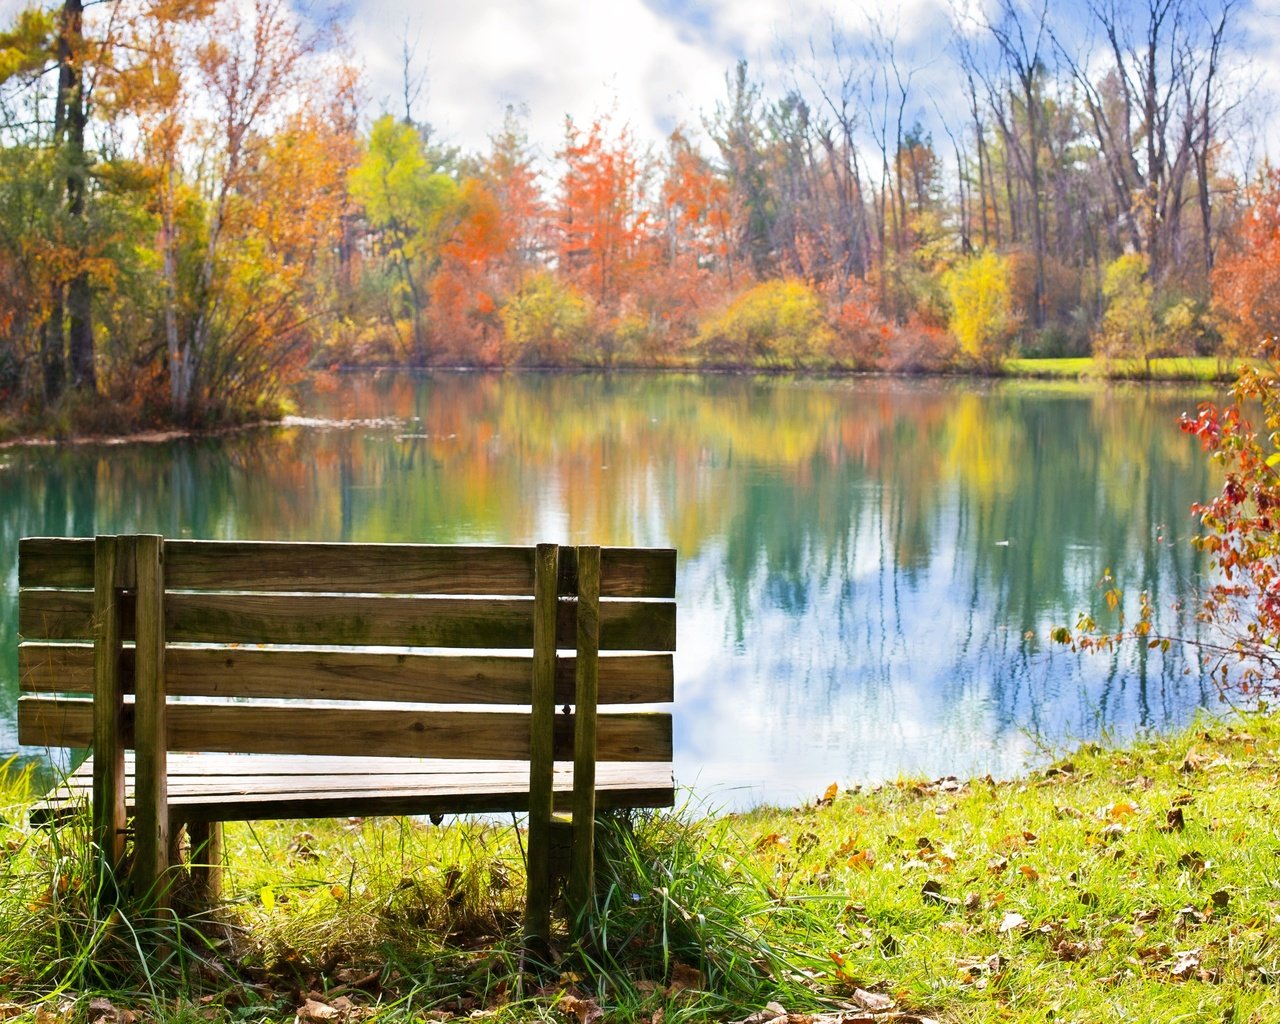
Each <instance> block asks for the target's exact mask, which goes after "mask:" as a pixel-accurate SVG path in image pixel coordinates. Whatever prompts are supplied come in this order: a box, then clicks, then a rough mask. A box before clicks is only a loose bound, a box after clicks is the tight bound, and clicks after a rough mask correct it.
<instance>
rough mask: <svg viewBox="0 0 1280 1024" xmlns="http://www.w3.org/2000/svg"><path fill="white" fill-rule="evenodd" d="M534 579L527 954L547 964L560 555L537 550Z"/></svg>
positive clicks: (547, 548)
mask: <svg viewBox="0 0 1280 1024" xmlns="http://www.w3.org/2000/svg"><path fill="white" fill-rule="evenodd" d="M533 572H534V575H533V701H532V708H531V712H530V716H529V718H530V721H529V730H530V750H529V849H528V858H529V861H528V870H527V875H528V899H527V902H526V905H525V917H524V939H525V948H526V949H527V950H528V951H529V953H530V954H532V955H533V956H534V957H537V958H539V959H542V960H544V961H545V960H546V959H547V956H548V952H549V948H550V944H551V888H552V881H553V869H552V851H551V847H552V842H551V829H552V824H551V815H552V811H553V801H554V795H553V792H552V779H553V776H554V773H555V741H554V734H553V730H554V727H555V714H556V704H555V701H556V611H557V607H558V598H557V597H556V588H557V581H558V579H559V575H560V549H559V547H558V546H557V545H555V544H539V545H538V547H537V550H536V551H535V553H534V570H533Z"/></svg>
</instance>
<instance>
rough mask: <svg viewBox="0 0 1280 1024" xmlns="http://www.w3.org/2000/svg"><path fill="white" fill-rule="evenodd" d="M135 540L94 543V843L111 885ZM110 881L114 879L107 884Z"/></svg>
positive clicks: (121, 812) (117, 860)
mask: <svg viewBox="0 0 1280 1024" xmlns="http://www.w3.org/2000/svg"><path fill="white" fill-rule="evenodd" d="M133 569H134V558H133V544H132V541H131V539H130V538H127V537H108V536H99V537H96V538H95V539H94V542H93V841H94V847H95V849H96V851H97V853H96V857H97V860H98V877H99V880H100V881H101V882H102V883H103V884H114V880H115V879H116V878H117V873H118V872H119V870H120V868H121V866H122V864H123V863H124V839H125V792H124V779H125V772H124V749H125V735H124V679H123V678H122V675H121V671H120V640H121V635H122V630H123V623H122V622H121V608H120V591H121V589H124V588H130V589H131V588H132V587H133V585H134V578H133ZM108 879H110V880H112V881H111V882H110V883H108Z"/></svg>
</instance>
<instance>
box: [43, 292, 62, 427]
mask: <svg viewBox="0 0 1280 1024" xmlns="http://www.w3.org/2000/svg"><path fill="white" fill-rule="evenodd" d="M50 292H51V294H50V296H49V316H48V318H47V319H46V320H45V322H44V330H43V331H42V332H41V339H40V362H41V367H42V369H43V371H44V403H45V405H47V406H48V405H53V403H54V402H56V401H57V400H58V399H59V398H61V397H62V389H63V388H64V387H65V386H66V380H67V371H66V364H65V358H66V357H65V355H64V351H63V350H64V348H65V345H66V338H65V336H64V334H63V328H62V285H60V284H54V285H53V286H52V288H51V289H50Z"/></svg>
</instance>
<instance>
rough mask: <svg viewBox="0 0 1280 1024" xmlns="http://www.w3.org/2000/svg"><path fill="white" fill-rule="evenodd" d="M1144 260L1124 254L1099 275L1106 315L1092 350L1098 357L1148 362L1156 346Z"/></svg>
mask: <svg viewBox="0 0 1280 1024" xmlns="http://www.w3.org/2000/svg"><path fill="white" fill-rule="evenodd" d="M1147 269H1148V264H1147V257H1146V256H1145V255H1143V254H1142V253H1137V252H1128V253H1125V254H1124V255H1123V256H1120V257H1117V258H1116V259H1114V260H1112V261H1111V262H1110V263H1108V264H1107V266H1106V269H1105V270H1104V271H1103V273H1102V296H1103V298H1104V299H1106V302H1107V308H1106V312H1104V313H1103V314H1102V329H1101V331H1100V333H1099V335H1098V339H1097V343H1096V348H1097V351H1098V353H1099V354H1100V355H1104V356H1110V357H1128V358H1135V359H1143V360H1147V361H1150V359H1151V357H1152V356H1153V355H1154V354H1155V349H1156V346H1157V344H1158V343H1159V339H1158V337H1157V334H1156V313H1155V291H1154V289H1153V288H1152V285H1151V278H1150V277H1149V276H1148V274H1147Z"/></svg>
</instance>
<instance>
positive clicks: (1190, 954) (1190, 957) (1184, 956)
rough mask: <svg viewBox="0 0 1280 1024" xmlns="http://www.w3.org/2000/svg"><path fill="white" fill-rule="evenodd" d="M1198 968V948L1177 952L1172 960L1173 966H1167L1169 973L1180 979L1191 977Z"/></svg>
mask: <svg viewBox="0 0 1280 1024" xmlns="http://www.w3.org/2000/svg"><path fill="white" fill-rule="evenodd" d="M1199 970H1200V950H1198V949H1188V950H1186V951H1185V952H1182V953H1178V954H1177V956H1176V958H1175V959H1174V961H1173V966H1172V967H1170V968H1169V974H1170V975H1171V976H1172V977H1175V978H1178V979H1179V980H1181V981H1185V980H1186V979H1187V978H1190V977H1193V976H1194V975H1195V974H1196V973H1197V972H1198V971H1199Z"/></svg>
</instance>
